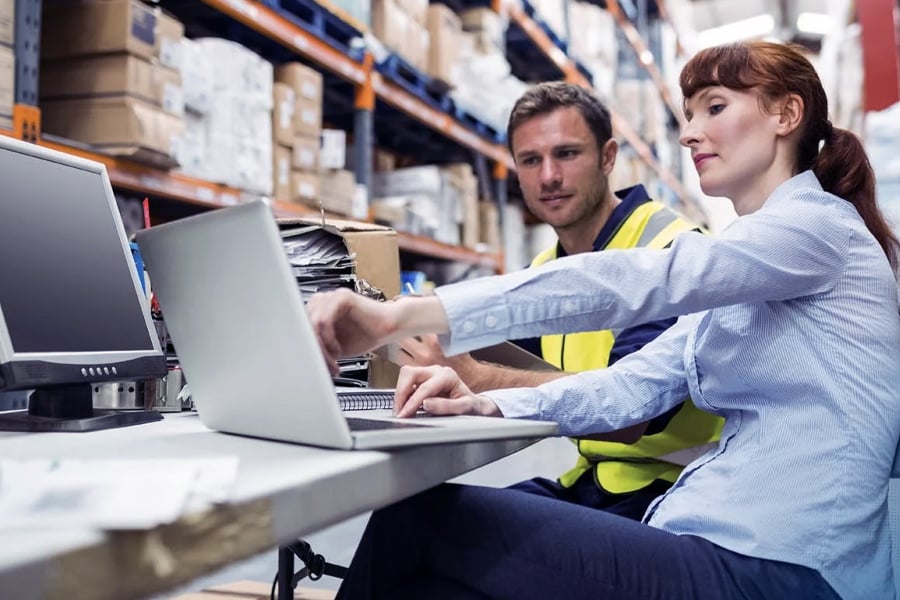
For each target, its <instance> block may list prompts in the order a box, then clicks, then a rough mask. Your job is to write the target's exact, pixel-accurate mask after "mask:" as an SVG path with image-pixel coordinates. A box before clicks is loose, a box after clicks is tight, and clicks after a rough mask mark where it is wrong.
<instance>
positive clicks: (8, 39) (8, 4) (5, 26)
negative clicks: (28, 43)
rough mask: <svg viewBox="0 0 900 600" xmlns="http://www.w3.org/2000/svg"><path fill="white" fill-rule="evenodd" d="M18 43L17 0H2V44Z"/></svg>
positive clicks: (0, 38)
mask: <svg viewBox="0 0 900 600" xmlns="http://www.w3.org/2000/svg"><path fill="white" fill-rule="evenodd" d="M15 43H16V0H0V44H6V45H7V46H12V45H13V44H15Z"/></svg>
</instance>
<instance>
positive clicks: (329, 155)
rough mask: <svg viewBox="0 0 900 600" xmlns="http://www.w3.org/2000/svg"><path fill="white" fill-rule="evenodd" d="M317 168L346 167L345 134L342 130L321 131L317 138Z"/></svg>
mask: <svg viewBox="0 0 900 600" xmlns="http://www.w3.org/2000/svg"><path fill="white" fill-rule="evenodd" d="M319 139H320V143H319V167H320V168H321V169H343V168H345V167H346V166H347V132H346V131H344V130H343V129H323V130H322V134H321V135H320V136H319Z"/></svg>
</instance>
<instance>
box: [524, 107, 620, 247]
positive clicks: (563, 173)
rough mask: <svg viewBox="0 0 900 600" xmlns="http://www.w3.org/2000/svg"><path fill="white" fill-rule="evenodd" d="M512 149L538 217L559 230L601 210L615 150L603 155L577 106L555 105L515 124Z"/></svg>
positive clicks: (527, 197) (528, 200) (527, 200)
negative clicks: (545, 111) (608, 155)
mask: <svg viewBox="0 0 900 600" xmlns="http://www.w3.org/2000/svg"><path fill="white" fill-rule="evenodd" d="M612 143H613V144H614V143H615V142H612ZM512 151H513V158H514V159H515V161H516V170H517V171H518V177H519V186H520V187H521V188H522V195H523V196H524V198H525V204H526V205H527V206H528V209H529V210H530V211H531V212H532V213H533V214H534V215H535V216H536V217H537V218H539V219H540V220H542V221H544V222H545V223H548V224H550V225H551V226H552V227H553V228H554V229H557V230H560V229H567V228H570V227H575V226H578V225H583V224H584V222H585V220H587V219H590V218H592V217H593V216H594V215H596V214H598V213H599V212H600V209H601V208H602V206H603V202H604V201H605V198H606V194H607V188H608V185H609V182H608V180H607V176H608V175H609V172H610V170H612V165H613V162H614V160H615V153H614V152H613V153H612V156H611V158H610V157H607V159H606V160H602V159H601V150H600V148H598V146H597V140H595V139H594V135H593V133H592V132H591V130H590V128H589V127H588V124H587V122H586V121H585V120H584V117H583V116H581V112H580V111H579V110H578V109H577V108H576V107H573V106H571V107H563V108H557V109H556V110H553V111H552V112H548V113H545V114H541V115H537V116H535V117H532V118H531V119H528V120H527V121H525V122H524V123H522V124H521V125H519V127H517V128H516V129H515V131H514V132H513V135H512Z"/></svg>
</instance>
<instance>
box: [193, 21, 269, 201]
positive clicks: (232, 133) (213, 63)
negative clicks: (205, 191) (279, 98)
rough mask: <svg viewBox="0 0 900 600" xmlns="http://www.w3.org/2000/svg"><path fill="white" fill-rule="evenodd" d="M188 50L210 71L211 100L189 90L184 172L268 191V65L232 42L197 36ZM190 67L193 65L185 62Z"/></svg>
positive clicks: (264, 193)
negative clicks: (198, 37) (192, 105)
mask: <svg viewBox="0 0 900 600" xmlns="http://www.w3.org/2000/svg"><path fill="white" fill-rule="evenodd" d="M190 48H191V50H190V53H191V54H192V56H195V57H196V58H197V60H198V64H201V65H205V67H204V68H208V69H209V71H208V72H209V73H211V78H210V79H211V82H212V89H211V92H209V91H208V92H207V93H210V94H211V95H212V99H213V100H212V101H211V102H209V103H204V101H203V97H204V92H203V91H202V90H199V89H198V90H192V93H191V97H192V104H197V105H199V107H200V110H203V109H205V111H206V112H205V113H203V114H201V113H200V112H199V111H198V110H197V109H196V107H195V109H194V110H190V111H189V112H187V113H186V134H185V140H186V145H188V146H190V148H189V149H185V151H184V155H185V156H186V157H190V158H187V159H186V160H185V161H184V164H183V166H182V168H183V170H184V172H185V173H186V174H188V175H192V176H194V177H198V178H201V179H206V180H209V181H213V182H216V183H224V184H227V185H230V186H233V187H236V188H239V189H241V190H244V191H247V192H250V193H251V194H262V195H268V194H271V193H272V64H271V63H269V62H268V61H265V60H263V59H262V58H260V57H259V56H258V55H257V54H255V53H254V52H251V51H250V50H248V49H247V48H245V47H244V46H241V45H240V44H236V43H234V42H231V41H228V40H223V39H218V38H201V39H197V40H194V43H193V44H190ZM189 68H194V67H189Z"/></svg>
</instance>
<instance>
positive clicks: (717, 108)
mask: <svg viewBox="0 0 900 600" xmlns="http://www.w3.org/2000/svg"><path fill="white" fill-rule="evenodd" d="M724 109H725V105H724V104H713V105H712V106H710V107H709V114H711V115H717V114H719V113H720V112H722V111H723V110H724Z"/></svg>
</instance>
